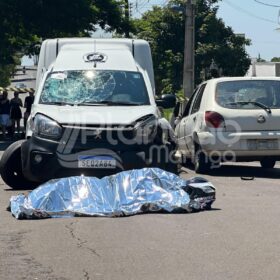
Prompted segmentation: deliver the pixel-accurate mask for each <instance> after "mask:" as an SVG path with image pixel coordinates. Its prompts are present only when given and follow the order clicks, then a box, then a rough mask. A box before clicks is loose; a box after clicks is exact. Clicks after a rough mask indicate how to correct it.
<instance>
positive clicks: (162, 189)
mask: <svg viewBox="0 0 280 280" xmlns="http://www.w3.org/2000/svg"><path fill="white" fill-rule="evenodd" d="M214 200H215V188H214V186H213V185H212V184H211V183H209V182H207V181H205V180H204V179H202V178H192V179H190V180H183V179H181V178H180V177H179V176H177V175H175V174H172V173H169V172H166V171H163V170H161V169H158V168H144V169H140V170H130V171H124V172H121V173H118V174H116V175H112V176H108V177H104V178H102V179H98V178H95V177H84V176H78V177H69V178H63V179H57V180H51V181H49V182H47V183H45V184H43V185H41V186H40V187H38V188H37V189H35V190H33V191H32V192H30V193H29V194H28V195H26V196H25V195H23V194H20V195H17V196H13V197H12V198H11V200H10V208H11V212H12V214H13V215H14V216H15V217H16V218H17V219H22V218H51V217H52V218H55V217H73V216H108V217H115V216H124V215H133V214H136V213H143V212H151V211H161V210H164V211H167V212H173V211H176V210H180V211H182V210H183V211H184V210H185V211H187V212H191V211H193V210H204V209H210V207H211V204H212V203H213V201H214Z"/></svg>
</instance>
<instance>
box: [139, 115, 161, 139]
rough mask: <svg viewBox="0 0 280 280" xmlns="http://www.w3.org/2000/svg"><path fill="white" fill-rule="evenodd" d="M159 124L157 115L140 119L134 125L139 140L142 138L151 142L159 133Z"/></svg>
mask: <svg viewBox="0 0 280 280" xmlns="http://www.w3.org/2000/svg"><path fill="white" fill-rule="evenodd" d="M157 126H158V121H157V118H156V117H155V116H150V117H149V118H145V119H143V120H141V119H140V120H139V121H137V123H136V125H135V127H134V135H135V137H136V139H137V140H140V139H142V141H145V142H150V141H151V140H153V139H154V137H155V135H156V133H157Z"/></svg>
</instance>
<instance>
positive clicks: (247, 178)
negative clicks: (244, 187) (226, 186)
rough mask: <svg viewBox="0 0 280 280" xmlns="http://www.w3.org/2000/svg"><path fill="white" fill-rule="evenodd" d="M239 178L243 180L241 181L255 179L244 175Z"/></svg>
mask: <svg viewBox="0 0 280 280" xmlns="http://www.w3.org/2000/svg"><path fill="white" fill-rule="evenodd" d="M241 180H243V181H253V180H255V177H245V176H242V177H241Z"/></svg>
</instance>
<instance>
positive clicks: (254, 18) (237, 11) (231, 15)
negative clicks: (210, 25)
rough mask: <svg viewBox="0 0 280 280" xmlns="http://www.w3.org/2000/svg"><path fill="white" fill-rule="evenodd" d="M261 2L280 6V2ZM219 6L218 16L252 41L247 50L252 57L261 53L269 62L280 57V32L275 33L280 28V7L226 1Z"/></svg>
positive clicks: (277, 0)
mask: <svg viewBox="0 0 280 280" xmlns="http://www.w3.org/2000/svg"><path fill="white" fill-rule="evenodd" d="M261 2H265V3H269V4H274V5H279V6H280V0H261ZM219 6H220V9H219V13H218V15H219V17H221V18H222V19H223V20H224V22H225V23H226V25H228V26H231V27H232V28H233V30H234V31H235V32H237V33H245V34H246V37H247V38H249V39H251V40H252V45H251V46H250V47H248V49H247V50H248V52H249V54H250V55H251V56H252V57H257V56H258V54H259V53H260V55H261V57H263V58H265V59H267V60H270V59H271V58H272V57H274V56H278V57H280V31H275V29H276V28H279V27H280V26H279V23H278V15H279V10H280V7H279V8H275V7H268V6H264V5H260V4H258V3H256V2H255V1H254V0H224V1H222V2H221V3H220V4H219ZM260 18H264V19H263V20H262V19H260ZM269 21H272V22H269Z"/></svg>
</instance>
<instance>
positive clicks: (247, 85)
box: [216, 80, 280, 109]
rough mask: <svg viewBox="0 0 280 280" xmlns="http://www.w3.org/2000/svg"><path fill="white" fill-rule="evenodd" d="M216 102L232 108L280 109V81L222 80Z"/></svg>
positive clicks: (217, 91)
mask: <svg viewBox="0 0 280 280" xmlns="http://www.w3.org/2000/svg"><path fill="white" fill-rule="evenodd" d="M216 102H217V103H218V104H219V105H220V106H222V107H225V108H231V109H260V107H261V106H262V107H261V108H264V109H265V108H267V109H280V81H276V80H240V81H227V82H220V83H218V84H217V88H216ZM263 105H264V106H263Z"/></svg>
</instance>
